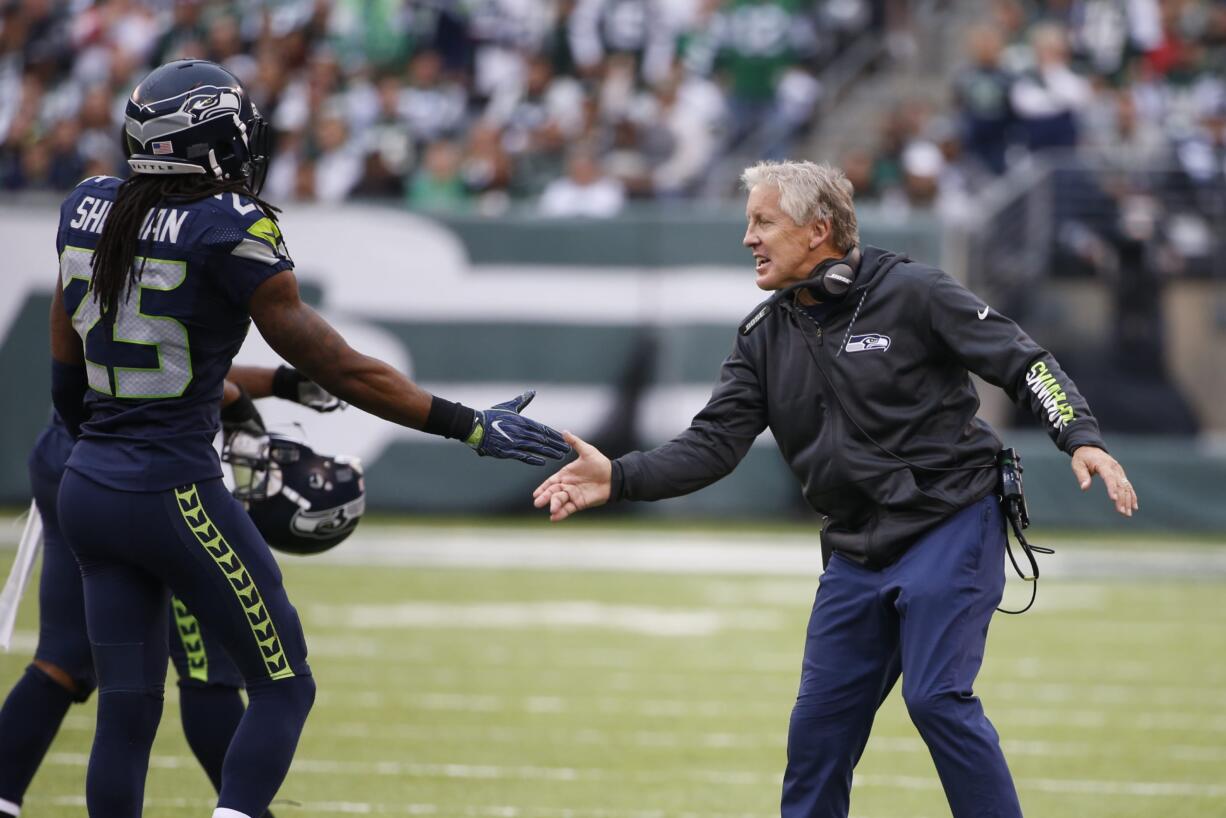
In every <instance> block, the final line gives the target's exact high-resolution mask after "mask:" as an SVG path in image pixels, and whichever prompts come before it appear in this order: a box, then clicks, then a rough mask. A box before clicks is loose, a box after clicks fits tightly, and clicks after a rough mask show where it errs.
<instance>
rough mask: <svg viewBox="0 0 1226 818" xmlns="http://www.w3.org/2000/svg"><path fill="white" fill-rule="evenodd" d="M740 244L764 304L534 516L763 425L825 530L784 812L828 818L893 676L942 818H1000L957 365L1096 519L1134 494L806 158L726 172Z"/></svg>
mask: <svg viewBox="0 0 1226 818" xmlns="http://www.w3.org/2000/svg"><path fill="white" fill-rule="evenodd" d="M741 179H742V182H743V183H744V186H745V188H746V189H747V190H748V191H749V198H748V202H747V204H746V208H745V216H746V219H747V221H748V226H747V229H746V231H745V238H744V244H745V246H746V247H747V248H749V250H750V251H751V252H752V253H753V258H754V263H755V267H754V269H755V273H756V275H757V284H758V286H759V287H760V288H762V289H763V290H770V291H773V292H774V294H773V295H772V296H771V298H769V299H768V300H767V301H765V302H764V303H763V304H760V305H759V306H758V307H756V308H755V309H754V311H753V312H752V313H750V315H749V316H748V317H747V318H746V319H745V321H744V323H742V324H741V326H740V328H739V330H738V331H737V334H736V342H735V345H734V347H733V350H732V354H731V355H729V357H728V358H727V360H725V361H724V364H723V368H722V370H721V372H720V379H719V383H718V384H717V385H716V387H715V390H714V392H713V393H712V395H711V399H710V401H709V402H708V403H707V405H706V407H705V408H704V409H703V410H702V411H701V412H699V414H698V415H697V416H696V417H695V418H694V420H693V422H692V424H691V425H690V427H689V428H688V429H687V430H686V431H684V432H682V433H681V434H680V435H678V436H677V437H676V438H674V439H673V440H671V441H670V442H668V443H666V444H664V445H662V446H660V447H658V448H656V449H653V450H651V451H649V452H633V453H631V454H628V455H626V456H624V457H621V458H618V459H617V460H613V461H610V460H609V459H608V458H606V457H605V456H604V455H602V454H601V453H600V452H599V451H598V450H597V449H595V448H594V447H592V446H590V445H588V444H586V443H584V442H583V441H582V440H579V439H578V438H575V437H574V436H573V435H571V436H568V440H569V442H570V444H571V445H572V446H574V447H575V449H576V450H577V451H578V453H579V459H578V460H576V461H575V462H573V463H571V464H570V465H568V466H566V467H565V468H563V469H562V470H561V471H559V472H558V473H557V474H555V475H553V476H552V477H550V478H549V479H547V480H546V481H545V482H544V483H542V484H541V486H540V487H538V488H537V489H536V492H535V501H534V502H535V505H536V506H537V507H538V508H541V507H544V506H548V507H549V511H550V517H551V519H553V520H555V521H556V520H562V519H564V518H566V517H568V516H569V515H571V514H573V513H575V512H576V511H581V510H583V509H585V508H591V507H594V506H599V505H602V504H604V503H606V502H609V501H611V500H613V501H616V500H658V499H662V498H666V497H676V496H679V495H682V494H687V493H689V492H692V491H697V490H698V489H700V488H702V487H704V486H707V485H710V484H711V483H713V482H715V481H716V480H718V479H720V478H721V477H723V476H724V475H726V474H728V473H729V472H731V471H732V469H733V468H735V466H736V465H737V463H738V462H740V460H741V458H742V457H743V456H744V455H745V453H746V452H747V451H748V449H749V447H750V445H751V443H752V442H753V440H754V438H756V437H757V436H758V435H759V434H760V433H761V432H762V431H763V430H764V429H766V428H768V427H769V428H770V430H771V432H772V434H773V435H774V438H775V441H776V442H777V444H778V445H779V449H780V451H781V452H782V453H783V456H784V458H785V459H786V460H787V462H788V465H789V466H790V467H791V469H792V471H793V473H794V474H795V475H796V477H797V478H798V479H799V480H800V482H801V484H802V485H803V490H804V496H805V498H806V499H807V501H808V502H809V504H810V505H811V506H812V507H813V508H814V509H816V510H817V511H818V512H819V513H821V514H822V515H824V516H825V517H826V525H825V527H824V528H823V530H822V548H823V551H824V552H825V553H826V554H827V555H829V562H828V565H827V567H826V571H825V572H824V573H823V574H822V578H821V587H820V589H819V590H818V593H817V597H816V601H815V603H814V606H813V613H812V617H811V619H810V623H809V630H808V635H807V639H806V643H805V655H804V661H803V665H802V672H801V680H800V691H799V694H798V696H797V699H796V704H795V706H794V708H793V710H792V717H791V724H790V728H789V731H788V762H787V770H786V772H785V773H784V779H783V799H782V814H783V816H784V818H819V816H820V817H821V818H826V817H829V818H835V816H838V818H846V816H847V814H848V809H849V806H848V803H849V797H850V790H851V779H852V769H853V768H854V767H855V765H856V762H857V761H858V760H859V759H860V755H861V753H862V752H863V751H864V746H865V743H866V742H867V741H868V735H869V730H870V728H871V727H872V723H873V716H874V714H875V712H876V710H877V708H878V706H879V705H880V704H881V702H882V701H883V700H884V699H885V697H886V695H887V694H888V693H889V691H890V690H891V688H892V687H893V686H894V683H895V682H896V681H897V680H898V678H899V675H900V674H901V676H902V679H903V693H902V694H903V699H904V701H905V702H906V705H907V709H908V712H909V713H910V715H911V718H912V720H913V721H914V722H915V725H916V727H917V728H918V729H919V732H920V734H921V736H922V737H923V739H924V741H925V743H926V744H927V745H928V749H929V751H930V752H931V754H932V758H933V761H934V762H935V763H936V768H937V771H938V773H939V775H940V778H941V783H942V785H943V787H944V789H945V794H946V796H947V798H948V799H949V804H950V807H951V808H952V811H953V815H954V816H955V818H971V816H975V818H984V817H985V816H999V817H1000V818H1012V817H1013V816H1020V815H1021V814H1022V813H1021V807H1020V805H1019V803H1018V798H1017V793H1016V790H1015V788H1014V785H1013V780H1012V777H1011V776H1010V773H1009V768H1008V766H1007V764H1006V763H1005V758H1004V755H1003V754H1002V752H1001V749H1000V742H999V739H998V737H997V734H996V731H995V729H994V728H993V727H992V724H991V722H989V721H988V719H987V717H986V716H985V715H984V711H983V706H982V705H981V703H980V701H979V699H978V698H977V697H976V696H975V695H974V693H973V684H974V681H975V677H976V675H977V674H978V672H979V666H980V664H981V663H982V660H983V651H984V644H985V642H986V639H987V629H988V623H989V621H990V619H991V618H992V614H993V612H994V611H995V609H996V606H997V605H998V604H999V602H1000V599H1001V595H1002V593H1003V590H1004V556H1005V548H1006V534H1005V522H1004V519H1003V517H1002V511H1001V507H1000V500H999V498H998V496H997V492H998V482H999V474H998V470H997V466H996V455H997V453H998V452H999V451H1000V449H1001V441H1000V438H999V437H998V436H997V435H996V433H995V432H994V431H993V430H992V428H991V427H990V426H989V425H988V424H987V423H985V422H984V421H983V420H981V419H979V418H977V417H976V416H975V413H976V411H977V410H978V408H979V398H978V395H977V394H976V392H975V388H974V386H973V384H972V383H971V379H970V373H972V372H973V373H975V374H977V375H979V376H980V377H982V378H983V379H984V380H985V381H987V382H988V383H991V384H993V385H995V386H998V387H1000V388H1001V389H1004V390H1005V392H1007V393H1008V395H1009V397H1010V398H1012V399H1013V400H1014V401H1015V402H1017V403H1019V404H1021V405H1024V406H1027V407H1029V409H1030V410H1031V411H1032V412H1034V414H1035V416H1036V417H1037V418H1038V419H1039V420H1040V421H1041V422H1042V424H1043V426H1044V428H1045V429H1046V430H1047V432H1048V433H1049V434H1050V436H1051V438H1052V440H1053V441H1055V443H1056V445H1057V446H1059V447H1060V449H1062V450H1063V451H1065V452H1067V453H1068V454H1069V455H1071V457H1072V469H1073V474H1074V476H1075V478H1076V480H1077V482H1078V484H1079V485H1080V487H1081V488H1082V490H1085V489H1087V488H1088V487H1089V486H1090V480H1091V476H1092V475H1095V474H1097V475H1099V477H1100V478H1101V479H1102V480H1103V482H1104V483H1105V484H1106V488H1107V494H1108V496H1109V497H1110V498H1111V500H1112V501H1113V502H1114V504H1115V507H1116V509H1117V510H1118V511H1119V512H1120V513H1121V514H1124V515H1126V516H1131V515H1132V513H1133V512H1134V511H1135V510H1137V508H1138V506H1137V497H1136V494H1135V492H1134V491H1133V489H1132V486H1131V484H1130V483H1129V482H1128V479H1127V478H1126V477H1125V475H1124V470H1123V469H1122V468H1121V467H1120V465H1119V463H1118V462H1116V460H1115V459H1114V458H1113V457H1111V455H1109V454H1108V453H1107V452H1106V450H1105V447H1104V445H1103V441H1102V438H1101V437H1100V434H1099V429H1098V424H1097V422H1096V421H1095V420H1094V417H1093V416H1092V415H1091V414H1090V411H1089V407H1088V406H1087V405H1086V402H1085V400H1084V399H1083V398H1082V397H1081V395H1080V394H1079V393H1078V391H1077V389H1076V387H1075V386H1074V385H1073V383H1072V381H1070V380H1069V379H1068V377H1067V376H1066V375H1065V374H1064V372H1063V370H1061V368H1060V366H1059V365H1058V364H1057V363H1056V361H1055V359H1053V358H1052V356H1051V355H1050V354H1049V353H1047V352H1046V351H1045V350H1043V349H1042V348H1041V347H1039V346H1038V345H1037V344H1036V343H1035V342H1034V341H1033V340H1031V339H1030V337H1029V336H1027V335H1026V333H1024V332H1023V331H1022V330H1021V329H1019V328H1018V326H1017V325H1016V324H1015V323H1013V322H1012V321H1010V320H1009V319H1008V318H1006V317H1005V316H1003V315H1000V314H999V313H997V312H996V311H995V310H993V309H992V308H991V307H990V306H989V305H987V304H985V303H983V301H982V300H980V299H979V298H978V297H976V296H975V295H974V294H973V293H971V292H970V291H968V290H967V289H966V288H965V287H963V286H962V285H961V284H959V283H958V282H957V281H955V280H954V279H953V278H952V277H951V276H949V275H947V274H946V273H944V272H942V271H941V270H938V269H935V268H933V267H929V266H928V265H925V264H919V263H916V262H914V261H911V260H910V259H908V258H906V257H905V256H902V255H899V254H897V253H892V252H889V251H887V250H881V249H878V248H874V247H865V248H864V249H863V251H861V248H860V246H859V235H858V230H857V226H856V213H855V208H854V206H853V204H852V187H851V184H850V182H848V180H847V178H846V176H844V175H843V173H842V172H841V171H840V170H838V169H836V168H832V167H830V166H828V165H818V164H813V163H811V162H785V163H779V164H775V163H762V164H758V165H755V166H754V167H751V168H749V169H747V170H746V171H745V172H744V173H743V174H742V177H741Z"/></svg>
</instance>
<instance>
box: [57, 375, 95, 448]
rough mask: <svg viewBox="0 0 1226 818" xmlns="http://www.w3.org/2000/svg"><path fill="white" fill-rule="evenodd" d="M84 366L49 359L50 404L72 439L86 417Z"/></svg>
mask: <svg viewBox="0 0 1226 818" xmlns="http://www.w3.org/2000/svg"><path fill="white" fill-rule="evenodd" d="M86 388H87V381H86V378H85V366H84V365H83V364H65V363H61V362H60V361H57V360H55V359H54V358H53V359H52V360H51V404H52V405H53V406H54V407H55V411H56V412H57V413H58V414H59V416H60V419H61V420H63V421H64V425H65V426H66V427H67V428H68V433H69V434H70V435H72V439H73V440H76V439H77V438H78V437H80V436H81V424H82V423H84V422H85V421H86V419H87V415H86V413H85V390H86Z"/></svg>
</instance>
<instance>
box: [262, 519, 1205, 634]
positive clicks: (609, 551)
mask: <svg viewBox="0 0 1226 818" xmlns="http://www.w3.org/2000/svg"><path fill="white" fill-rule="evenodd" d="M818 542H819V537H818V533H817V530H816V529H814V531H813V532H812V533H808V532H798V533H792V532H780V531H777V530H773V531H770V530H764V531H762V532H753V531H738V532H734V533H720V532H686V531H668V530H656V531H649V530H640V531H627V530H623V529H598V528H597V529H594V528H584V529H576V528H575V527H569V528H568V527H566V526H550V527H545V526H540V527H531V528H529V527H525V528H523V529H521V530H516V529H511V530H507V529H505V528H504V529H500V530H498V531H494V530H493V529H489V528H480V527H473V528H464V527H446V526H429V525H407V526H377V527H376V526H371V527H367V528H359V529H358V531H357V532H355V533H354V535H353V536H352V537H350V538H349V540H347V541H346V542H345V546H344V547H343V548H335V549H333V550H331V551H328V552H326V553H324V554H319V555H316V556H312V557H300V558H294V557H284V558H283V559H288V560H290V561H298V560H303V559H305V560H309V561H310V564H313V565H321V564H328V563H331V564H340V565H372V566H374V565H380V566H396V565H398V566H414V567H421V566H434V567H454V568H460V567H469V568H505V569H547V570H558V569H570V570H587V571H616V572H639V571H644V572H650V573H666V574H668V573H681V574H694V575H719V574H736V575H746V576H784V577H789V578H791V579H793V580H795V579H797V578H800V577H803V578H810V579H811V580H812V581H814V582H816V580H817V578H818V577H819V576H820V575H821V572H822V566H821V553H820V548H819V546H818ZM1043 573H1044V576H1045V577H1049V578H1063V579H1081V580H1088V579H1100V578H1111V579H1121V578H1125V579H1127V578H1134V579H1135V578H1146V579H1153V578H1156V577H1172V578H1182V579H1190V580H1197V581H1211V580H1218V581H1220V580H1221V579H1222V578H1224V577H1226V552H1222V551H1217V550H1210V549H1205V548H1197V547H1188V546H1186V545H1182V544H1180V543H1178V542H1166V543H1157V542H1155V543H1154V548H1152V549H1150V550H1148V551H1139V550H1131V549H1115V548H1110V547H1099V546H1078V547H1077V548H1076V549H1073V550H1070V549H1061V551H1060V552H1059V553H1058V554H1055V555H1053V556H1051V557H1044V562H1043ZM815 587H816V586H814V589H815ZM787 590H788V592H789V593H792V592H795V593H797V595H798V596H797V597H796V599H799V600H808V601H811V600H812V591H813V589H810V590H809V591H808V592H806V593H803V594H802V593H801V591H803V585H799V584H798V585H797V586H795V587H792V586H789V588H788V589H787ZM1010 590H1013V589H1012V588H1010ZM1041 596H1042V598H1043V601H1044V605H1040V606H1038V607H1036V609H1035V611H1036V612H1037V613H1039V614H1042V613H1043V612H1044V611H1045V610H1047V611H1051V612H1054V611H1056V610H1057V608H1059V609H1064V610H1067V609H1079V610H1085V609H1088V610H1096V609H1099V608H1101V607H1103V606H1104V605H1105V600H1106V596H1107V593H1106V591H1105V589H1101V588H1094V587H1093V586H1090V587H1089V588H1088V589H1087V588H1086V587H1084V586H1078V587H1076V588H1068V589H1065V588H1061V587H1060V584H1059V583H1057V584H1054V585H1053V584H1049V585H1046V586H1045V587H1044V590H1043V592H1042V594H1041ZM1044 606H1047V607H1044Z"/></svg>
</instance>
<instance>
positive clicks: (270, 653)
mask: <svg viewBox="0 0 1226 818" xmlns="http://www.w3.org/2000/svg"><path fill="white" fill-rule="evenodd" d="M175 499H176V500H178V501H179V513H180V514H182V515H183V522H185V523H187V527H188V528H190V529H191V531H192V534H194V535H195V536H196V540H197V541H198V542H199V543H200V544H201V545H202V546H204V550H205V552H206V553H207V554H208V555H209V556H210V557H212V558H213V562H215V563H216V564H217V567H218V568H220V569H221V570H222V572H223V573H224V574H225V575H226V579H227V580H229V582H230V587H231V588H233V589H234V595H235V596H236V597H238V601H239V603H240V604H241V605H242V606H243V611H244V612H245V613H246V614H247V623H248V624H249V625H250V626H251V635H252V636H253V637H255V641H256V644H257V645H258V646H259V649H260V654H261V655H262V656H263V658H264V666H265V667H266V668H267V669H268V676H269V678H271V679H286V678H289V677H291V676H293V675H294V671H293V670H292V669H291V668H290V666H289V660H288V659H286V657H285V651H283V650H282V649H281V638H280V637H279V636H277V629H276V627H275V626H274V625H273V622H272V619H271V618H270V617H269V616H268V608H267V607H266V606H265V605H264V598H263V597H261V596H260V591H259V589H258V588H256V587H255V582H254V581H253V580H252V579H251V574H249V573H248V572H247V567H246V566H245V565H243V561H242V560H241V559H239V558H238V554H236V553H234V550H233V549H232V548H230V544H229V543H227V542H226V538H225V537H223V536H222V535H221V532H220V531H218V530H217V527H216V526H215V525H213V521H212V520H210V519H209V515H208V514H206V513H205V510H204V506H203V505H202V504H201V502H200V493H199V492H198V491H197V490H196V486H195V485H190V486H184V487H183V488H178V489H175Z"/></svg>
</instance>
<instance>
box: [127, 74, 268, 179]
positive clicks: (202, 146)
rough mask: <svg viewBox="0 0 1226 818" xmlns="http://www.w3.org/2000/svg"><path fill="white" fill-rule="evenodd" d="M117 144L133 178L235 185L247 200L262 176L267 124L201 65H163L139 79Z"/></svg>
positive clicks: (227, 77)
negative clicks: (202, 178)
mask: <svg viewBox="0 0 1226 818" xmlns="http://www.w3.org/2000/svg"><path fill="white" fill-rule="evenodd" d="M123 141H124V149H125V151H126V152H127V154H128V165H129V166H130V167H131V168H132V170H133V171H134V172H136V173H149V174H196V173H200V174H208V175H210V176H212V177H214V178H216V179H223V180H230V179H243V180H245V181H246V182H247V186H248V187H249V188H250V190H251V192H252V193H253V194H255V193H259V191H260V188H261V187H262V186H263V184H264V176H265V175H266V173H267V171H268V154H269V129H268V124H267V123H266V122H265V121H264V118H263V117H261V116H260V112H259V111H258V110H257V109H256V107H255V104H254V103H252V102H251V99H250V98H249V97H248V96H247V92H246V91H245V90H244V89H243V84H242V83H241V82H239V81H238V78H237V77H235V76H234V75H233V74H231V73H230V72H229V71H227V70H226V69H224V68H222V67H221V66H220V65H217V64H216V63H211V62H208V61H207V60H176V61H174V62H169V63H166V64H165V65H163V66H161V67H159V68H155V69H154V70H153V71H152V72H151V73H150V74H149V75H148V76H147V77H145V78H144V79H143V80H141V82H140V84H139V85H137V86H136V89H135V90H134V91H132V96H131V97H130V98H129V99H128V106H127V109H126V110H125V112H124V129H123Z"/></svg>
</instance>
